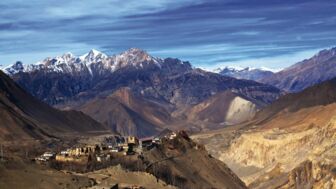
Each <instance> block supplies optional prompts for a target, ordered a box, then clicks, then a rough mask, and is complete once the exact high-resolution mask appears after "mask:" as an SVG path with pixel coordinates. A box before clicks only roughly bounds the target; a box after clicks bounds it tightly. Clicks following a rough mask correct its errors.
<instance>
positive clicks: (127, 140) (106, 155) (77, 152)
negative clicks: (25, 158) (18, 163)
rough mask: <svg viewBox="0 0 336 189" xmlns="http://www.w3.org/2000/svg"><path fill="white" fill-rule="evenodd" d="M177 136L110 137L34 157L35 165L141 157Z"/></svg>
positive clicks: (170, 134)
mask: <svg viewBox="0 0 336 189" xmlns="http://www.w3.org/2000/svg"><path fill="white" fill-rule="evenodd" d="M176 136H177V134H176V133H175V132H169V133H167V134H165V135H163V136H157V137H147V138H141V139H138V138H137V137H135V136H126V137H125V136H118V135H114V136H110V137H106V138H105V139H104V141H103V142H102V143H99V144H95V145H92V144H91V145H78V146H74V147H72V148H68V149H64V150H62V151H59V152H53V151H48V152H44V153H43V154H42V155H40V156H38V157H36V158H35V159H34V160H35V161H36V162H37V163H42V164H43V163H46V162H50V161H56V162H59V163H77V164H88V163H89V162H90V161H94V162H96V163H103V162H108V161H110V160H112V159H113V157H119V158H120V157H123V156H132V155H140V156H141V155H142V154H143V152H145V151H148V150H150V149H152V148H154V147H156V146H158V145H160V144H161V142H162V140H163V139H165V140H172V139H174V138H175V137H176Z"/></svg>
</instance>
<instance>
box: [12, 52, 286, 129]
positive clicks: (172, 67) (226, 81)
mask: <svg viewBox="0 0 336 189" xmlns="http://www.w3.org/2000/svg"><path fill="white" fill-rule="evenodd" d="M5 70H6V72H7V74H9V75H10V76H11V77H12V78H13V79H14V80H15V81H16V82H17V83H18V84H19V85H20V86H22V87H23V88H24V89H26V90H27V91H29V92H30V93H31V94H32V95H34V96H35V97H37V98H38V99H40V100H42V101H44V102H46V103H48V104H50V105H53V106H55V107H58V108H60V109H77V110H81V111H83V112H85V113H87V114H88V115H90V116H92V117H93V118H95V119H97V120H99V121H100V122H102V123H103V124H105V125H106V126H108V127H109V128H112V129H113V130H115V131H117V132H119V133H122V134H125V135H129V134H135V135H138V136H148V135H152V134H153V133H155V132H158V130H160V129H162V128H163V127H164V128H167V127H170V126H172V127H176V126H177V125H178V126H179V127H180V128H192V129H193V130H204V129H205V130H207V129H213V128H218V127H220V126H222V125H227V124H230V123H240V122H242V121H246V120H247V119H249V118H251V116H253V115H254V113H255V112H256V111H257V110H258V109H260V108H261V107H264V106H265V105H267V104H269V103H271V102H272V101H274V100H275V99H277V98H278V97H279V96H280V94H281V93H282V92H281V91H280V90H279V89H277V88H275V87H272V86H270V85H265V84H261V83H258V82H254V81H248V80H240V79H235V78H232V77H227V76H222V75H220V74H216V73H211V72H206V71H203V70H201V69H197V68H193V67H192V66H191V64H190V63H189V62H184V61H181V60H179V59H175V58H166V59H161V58H156V57H153V56H151V55H149V54H148V53H147V52H145V51H143V50H141V49H137V48H132V49H129V50H127V51H125V52H123V53H121V54H118V55H113V56H108V55H106V54H104V53H101V52H98V51H96V50H91V51H90V52H89V53H87V54H85V55H83V56H79V57H75V56H74V55H72V54H71V53H66V54H64V55H63V56H59V57H55V58H47V59H45V60H43V61H41V62H38V63H36V64H31V65H23V64H22V63H21V62H17V63H15V64H14V65H11V66H9V67H7V68H5ZM224 91H230V92H232V94H231V95H220V93H222V92H224ZM216 95H217V96H216ZM213 96H216V97H214V98H220V99H219V100H209V98H210V97H213ZM232 96H236V97H237V98H232ZM138 99H141V100H138ZM237 99H238V100H237ZM217 101H221V103H222V104H225V106H224V107H227V110H225V111H219V112H218V111H217V112H215V113H216V114H217V115H214V116H216V117H223V118H221V119H208V118H206V117H204V116H201V115H200V116H198V115H189V110H191V109H193V108H192V107H194V106H196V105H198V109H200V107H203V108H204V107H205V106H207V107H210V106H211V104H212V103H216V102H217ZM241 101H244V102H243V103H247V104H250V105H246V106H243V107H242V108H237V107H236V108H234V104H232V103H237V102H238V103H240V102H241ZM245 101H248V102H245ZM201 103H203V105H202V104H201ZM231 104H232V105H231ZM103 105H104V106H103ZM213 106H215V105H213ZM101 107H103V108H101ZM229 108H231V109H229ZM195 109H197V108H194V109H193V111H192V113H193V114H203V112H204V111H203V112H202V111H195ZM201 109H202V108H201ZM222 109H223V108H222ZM95 110H96V111H95ZM98 110H99V111H98ZM143 110H146V112H143ZM230 111H235V112H241V113H242V114H244V116H241V117H240V118H234V119H232V118H230V119H231V120H226V119H225V118H226V117H232V115H234V114H236V113H235V112H230ZM244 112H246V113H244ZM112 117H113V118H114V119H111V118H112ZM228 119H229V118H228ZM126 120H127V121H126ZM140 128H141V129H140Z"/></svg>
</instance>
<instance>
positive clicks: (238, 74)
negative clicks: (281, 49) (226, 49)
mask: <svg viewBox="0 0 336 189" xmlns="http://www.w3.org/2000/svg"><path fill="white" fill-rule="evenodd" d="M214 72H216V73H219V74H221V75H225V76H229V77H234V78H237V79H247V80H254V81H260V80H262V79H263V78H265V77H271V76H272V75H273V74H274V72H275V71H274V70H272V69H268V68H250V67H246V68H242V67H229V66H227V67H224V68H218V69H216V70H214Z"/></svg>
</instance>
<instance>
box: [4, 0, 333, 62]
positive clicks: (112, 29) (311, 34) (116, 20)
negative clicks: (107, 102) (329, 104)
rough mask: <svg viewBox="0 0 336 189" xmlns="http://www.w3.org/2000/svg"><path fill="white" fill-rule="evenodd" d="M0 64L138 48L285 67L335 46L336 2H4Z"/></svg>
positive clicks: (193, 59)
mask: <svg viewBox="0 0 336 189" xmlns="http://www.w3.org/2000/svg"><path fill="white" fill-rule="evenodd" d="M0 10H1V11H0V62H1V63H0V64H2V65H7V64H10V63H13V62H15V61H17V60H21V61H23V62H24V63H34V62H36V61H39V60H42V59H44V58H45V57H50V56H51V57H52V56H57V55H61V54H63V53H64V52H69V51H70V52H73V53H74V54H76V55H81V54H84V53H86V52H87V51H89V50H90V49H92V48H95V49H98V50H101V51H103V52H105V53H107V54H115V53H119V52H121V51H124V50H126V49H128V48H131V47H138V48H142V49H145V50H147V51H148V52H149V53H150V54H152V55H154V56H159V57H178V58H181V59H183V60H189V61H190V62H191V63H192V64H193V65H194V66H197V67H202V68H207V69H213V68H216V67H223V66H252V67H269V68H274V69H278V68H283V67H286V66H289V65H291V64H293V63H295V62H297V61H299V60H302V59H305V58H309V57H310V56H312V55H313V54H315V53H316V52H317V51H318V50H320V49H324V48H330V47H332V46H335V42H336V35H335V31H336V11H335V10H336V1H334V0H323V1H321V0H222V1H218V0H178V1H176V0H162V1H159V0H143V1H141V0H127V1H125V0H96V1H92V0H82V1H77V0H76V1H71V0H30V1H26V0H1V1H0Z"/></svg>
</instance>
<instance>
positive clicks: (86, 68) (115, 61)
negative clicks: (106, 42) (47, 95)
mask: <svg viewBox="0 0 336 189" xmlns="http://www.w3.org/2000/svg"><path fill="white" fill-rule="evenodd" d="M162 62H163V60H162V59H160V58H155V57H152V56H150V55H149V54H148V53H147V52H146V51H144V50H141V49H138V48H131V49H129V50H127V51H125V52H123V53H121V54H118V55H113V56H108V55H106V54H104V53H102V52H100V51H97V50H95V49H92V50H91V51H89V52H88V53H86V54H84V55H82V56H79V57H76V56H75V55H73V54H72V53H65V54H63V55H62V56H57V57H54V58H46V59H44V60H43V61H40V62H37V63H35V64H28V65H24V64H23V63H22V62H16V63H14V64H12V65H9V66H7V67H5V68H3V71H4V72H5V73H7V74H8V75H14V74H16V73H19V72H34V71H38V70H44V71H46V72H63V73H80V74H83V73H89V74H91V75H92V74H102V73H105V72H114V71H116V70H118V69H120V68H123V67H126V66H133V67H134V68H142V67H144V66H146V65H149V64H151V65H156V66H159V67H160V66H161V63H162Z"/></svg>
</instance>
